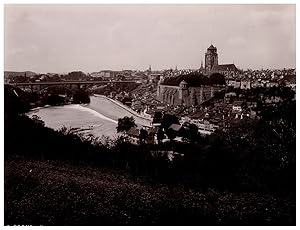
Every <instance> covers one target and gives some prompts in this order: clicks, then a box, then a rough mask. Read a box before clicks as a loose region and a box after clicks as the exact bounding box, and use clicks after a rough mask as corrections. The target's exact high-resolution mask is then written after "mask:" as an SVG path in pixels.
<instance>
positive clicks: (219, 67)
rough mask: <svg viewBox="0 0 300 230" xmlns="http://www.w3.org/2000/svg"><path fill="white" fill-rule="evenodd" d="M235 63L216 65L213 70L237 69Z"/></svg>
mask: <svg viewBox="0 0 300 230" xmlns="http://www.w3.org/2000/svg"><path fill="white" fill-rule="evenodd" d="M237 70H238V69H237V68H236V66H235V65H234V64H224V65H214V66H213V68H212V71H237Z"/></svg>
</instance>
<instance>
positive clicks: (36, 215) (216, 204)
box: [5, 159, 295, 225]
mask: <svg viewBox="0 0 300 230" xmlns="http://www.w3.org/2000/svg"><path fill="white" fill-rule="evenodd" d="M5 165H6V171H5V174H6V179H5V188H6V200H7V203H6V215H5V224H6V225H15V224H16V225H18V224H20V225H27V224H29V225H290V224H294V223H295V219H294V215H293V214H294V211H295V210H294V208H295V206H294V203H293V202H292V201H291V200H288V199H281V198H276V197H274V196H272V195H264V194H259V193H240V194H236V193H232V192H228V191H224V192H221V191H218V190H214V189H210V190H208V191H205V192H199V191H196V190H194V189H188V188H186V187H184V186H179V185H176V186H167V185H165V184H157V183H155V184H151V183H145V182H144V181H142V180H138V179H134V178H132V177H130V176H128V175H127V174H124V173H123V172H120V171H116V170H107V169H99V168H94V167H89V166H78V165H77V166H76V165H73V164H65V163H61V162H57V161H37V160H22V159H10V160H7V161H5Z"/></svg>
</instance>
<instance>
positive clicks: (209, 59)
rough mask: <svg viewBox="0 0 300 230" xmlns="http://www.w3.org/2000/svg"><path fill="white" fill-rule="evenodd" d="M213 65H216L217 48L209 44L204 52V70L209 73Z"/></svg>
mask: <svg viewBox="0 0 300 230" xmlns="http://www.w3.org/2000/svg"><path fill="white" fill-rule="evenodd" d="M215 65H218V53H217V48H216V47H214V46H213V45H210V47H208V49H207V52H206V53H205V72H206V73H210V72H211V70H212V68H213V67H214V66H215Z"/></svg>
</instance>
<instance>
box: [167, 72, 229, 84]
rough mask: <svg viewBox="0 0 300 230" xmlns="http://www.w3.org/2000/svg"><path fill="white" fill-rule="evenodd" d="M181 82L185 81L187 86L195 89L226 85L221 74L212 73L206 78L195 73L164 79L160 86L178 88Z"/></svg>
mask: <svg viewBox="0 0 300 230" xmlns="http://www.w3.org/2000/svg"><path fill="white" fill-rule="evenodd" d="M183 80H184V81H186V82H187V83H188V85H189V86H192V87H197V86H201V85H225V84H226V81H225V77H224V75H222V74H219V73H214V74H212V75H211V76H209V77H207V76H204V75H203V74H201V73H197V72H193V73H190V74H186V75H179V76H176V77H170V78H166V79H165V80H164V82H163V83H162V84H163V85H174V86H178V85H179V84H180V82H181V81H183Z"/></svg>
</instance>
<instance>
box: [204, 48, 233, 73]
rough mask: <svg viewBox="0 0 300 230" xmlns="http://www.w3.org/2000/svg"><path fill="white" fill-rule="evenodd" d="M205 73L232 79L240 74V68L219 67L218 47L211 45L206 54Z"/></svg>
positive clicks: (231, 65) (230, 65)
mask: <svg viewBox="0 0 300 230" xmlns="http://www.w3.org/2000/svg"><path fill="white" fill-rule="evenodd" d="M205 73H206V74H207V75H210V74H213V73H221V74H223V75H224V76H225V77H231V76H234V75H235V74H237V73H238V68H236V66H235V65H234V64H223V65H219V63H218V53H217V47H215V46H213V45H210V47H208V49H207V52H206V53H205Z"/></svg>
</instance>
